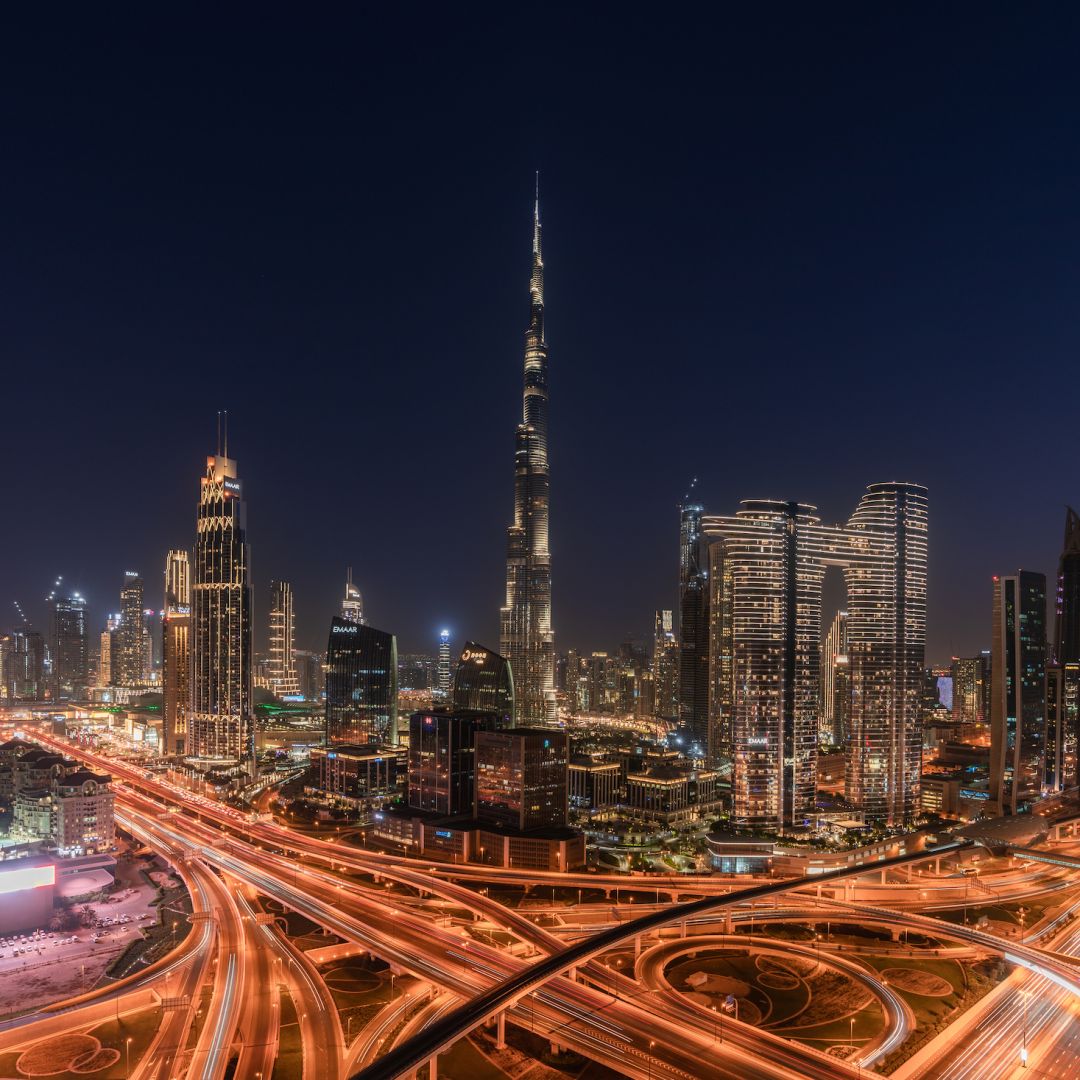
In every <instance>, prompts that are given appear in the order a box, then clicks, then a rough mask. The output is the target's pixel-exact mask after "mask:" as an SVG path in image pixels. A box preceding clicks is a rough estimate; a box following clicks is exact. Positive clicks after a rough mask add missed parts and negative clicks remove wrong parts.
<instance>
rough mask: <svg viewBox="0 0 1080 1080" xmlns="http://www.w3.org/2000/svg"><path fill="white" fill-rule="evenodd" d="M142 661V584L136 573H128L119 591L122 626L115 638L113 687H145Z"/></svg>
mask: <svg viewBox="0 0 1080 1080" xmlns="http://www.w3.org/2000/svg"><path fill="white" fill-rule="evenodd" d="M143 661H144V648H143V583H142V578H141V577H139V575H138V574H137V573H136V572H135V571H134V570H127V571H125V573H124V587H123V588H122V589H121V590H120V625H119V626H118V627H117V628H116V634H115V636H114V637H113V650H112V682H113V685H114V686H141V685H143V682H144V680H143Z"/></svg>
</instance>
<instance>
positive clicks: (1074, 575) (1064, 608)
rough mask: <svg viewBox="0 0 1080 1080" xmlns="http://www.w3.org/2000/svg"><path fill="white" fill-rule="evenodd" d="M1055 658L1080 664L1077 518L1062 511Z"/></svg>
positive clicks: (1079, 518) (1079, 533)
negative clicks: (1063, 516)
mask: <svg viewBox="0 0 1080 1080" xmlns="http://www.w3.org/2000/svg"><path fill="white" fill-rule="evenodd" d="M1055 609H1056V610H1055V615H1056V618H1055V626H1054V658H1055V659H1056V660H1057V662H1058V663H1059V664H1075V663H1080V515H1077V513H1076V511H1075V510H1073V508H1072V507H1071V506H1070V507H1067V508H1066V510H1065V541H1064V543H1063V544H1062V548H1061V559H1060V561H1059V562H1058V575H1057V595H1056V597H1055Z"/></svg>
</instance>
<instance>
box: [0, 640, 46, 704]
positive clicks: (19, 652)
mask: <svg viewBox="0 0 1080 1080" xmlns="http://www.w3.org/2000/svg"><path fill="white" fill-rule="evenodd" d="M0 691H2V692H3V696H4V698H6V699H7V700H8V701H41V700H43V699H44V697H45V639H44V638H43V637H42V635H41V634H40V633H39V632H38V631H37V630H31V629H29V628H26V629H21V630H13V631H12V632H11V633H10V634H6V635H5V636H4V637H2V638H0Z"/></svg>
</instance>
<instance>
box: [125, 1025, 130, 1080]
mask: <svg viewBox="0 0 1080 1080" xmlns="http://www.w3.org/2000/svg"><path fill="white" fill-rule="evenodd" d="M124 1056H125V1059H126V1064H127V1070H126V1071H127V1075H128V1076H129V1077H130V1076H131V1036H130V1035H129V1036H128V1037H127V1039H126V1040H125V1042H124Z"/></svg>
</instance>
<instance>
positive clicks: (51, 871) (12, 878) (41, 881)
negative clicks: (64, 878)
mask: <svg viewBox="0 0 1080 1080" xmlns="http://www.w3.org/2000/svg"><path fill="white" fill-rule="evenodd" d="M55 884H56V867H55V866H53V865H51V864H50V865H48V866H18V867H15V868H14V869H12V870H4V871H0V895H3V894H5V893H13V892H22V891H23V890H24V889H40V888H41V887H42V886H43V885H55Z"/></svg>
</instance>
